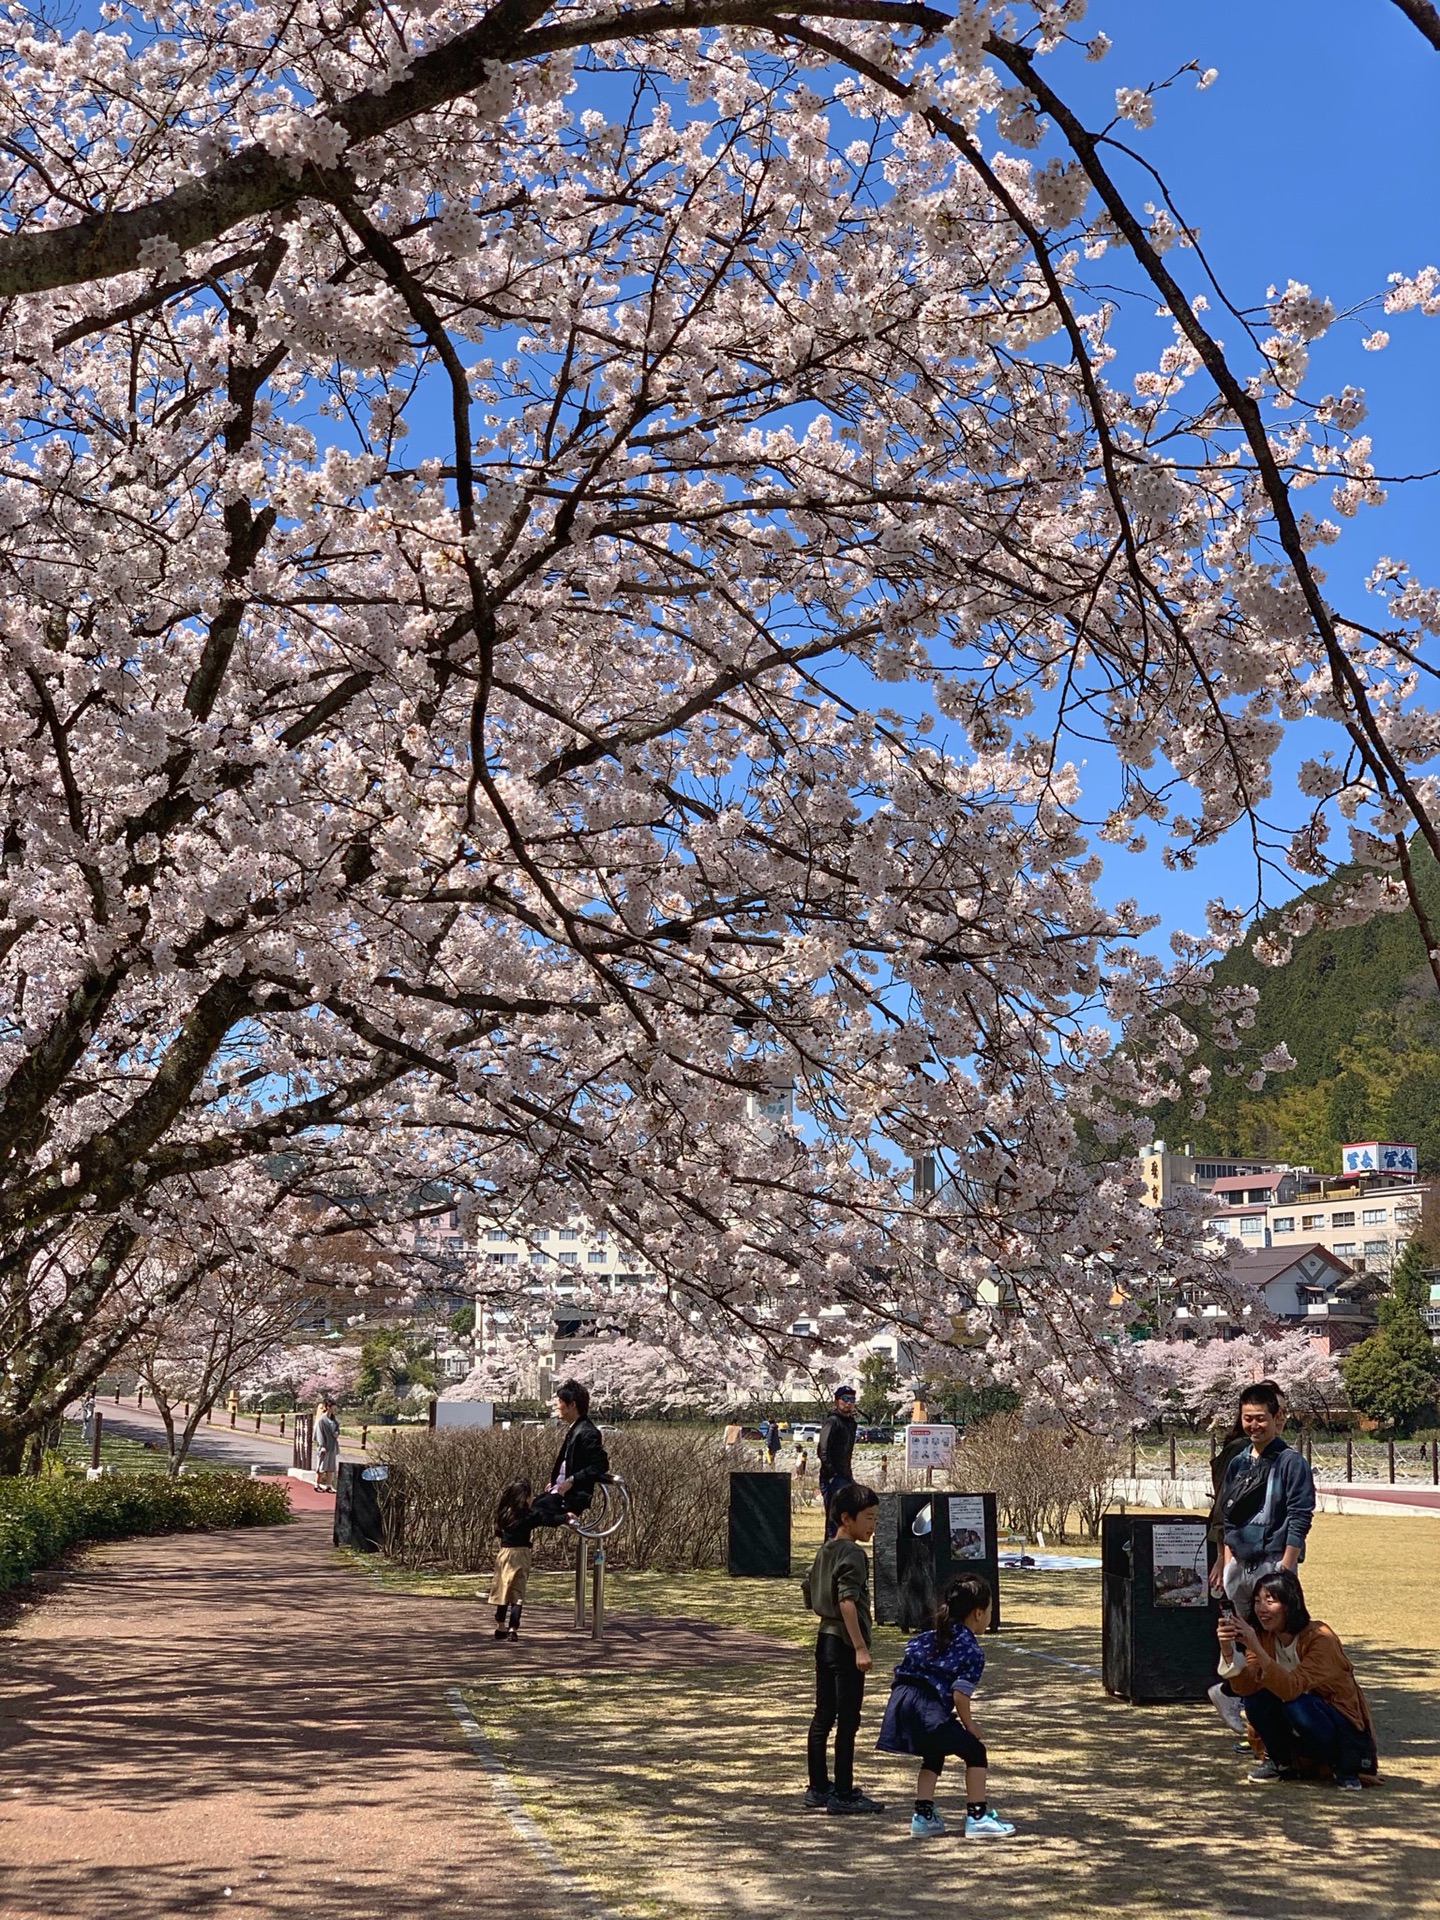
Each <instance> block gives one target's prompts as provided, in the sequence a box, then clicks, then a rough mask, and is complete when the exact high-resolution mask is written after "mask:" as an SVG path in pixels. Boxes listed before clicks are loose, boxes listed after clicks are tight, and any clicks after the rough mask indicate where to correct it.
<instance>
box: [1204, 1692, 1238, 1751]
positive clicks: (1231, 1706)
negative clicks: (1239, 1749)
mask: <svg viewBox="0 0 1440 1920" xmlns="http://www.w3.org/2000/svg"><path fill="white" fill-rule="evenodd" d="M1209 1697H1210V1704H1211V1706H1212V1707H1214V1709H1215V1711H1216V1712H1217V1713H1218V1714H1219V1716H1220V1718H1221V1719H1222V1720H1223V1721H1224V1722H1225V1724H1226V1726H1227V1727H1229V1729H1230V1731H1231V1732H1232V1733H1233V1734H1234V1735H1235V1737H1236V1738H1237V1739H1240V1740H1243V1739H1244V1737H1245V1716H1244V1714H1243V1713H1241V1711H1240V1702H1239V1701H1238V1700H1237V1699H1236V1698H1235V1696H1234V1694H1233V1693H1226V1691H1225V1689H1224V1688H1223V1686H1222V1685H1221V1683H1220V1682H1219V1681H1218V1680H1217V1681H1216V1682H1215V1684H1214V1686H1213V1687H1211V1688H1210V1696H1209Z"/></svg>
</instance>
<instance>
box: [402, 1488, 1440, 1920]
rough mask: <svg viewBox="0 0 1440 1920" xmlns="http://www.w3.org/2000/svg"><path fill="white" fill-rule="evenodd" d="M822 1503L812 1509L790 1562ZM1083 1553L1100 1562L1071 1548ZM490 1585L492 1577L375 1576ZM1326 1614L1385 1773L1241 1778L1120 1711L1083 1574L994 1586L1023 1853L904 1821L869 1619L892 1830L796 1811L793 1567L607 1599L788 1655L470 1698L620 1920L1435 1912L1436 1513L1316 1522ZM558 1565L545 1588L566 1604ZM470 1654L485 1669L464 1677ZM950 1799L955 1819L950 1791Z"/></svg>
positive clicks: (1439, 1760)
mask: <svg viewBox="0 0 1440 1920" xmlns="http://www.w3.org/2000/svg"><path fill="white" fill-rule="evenodd" d="M816 1535H818V1517H817V1516H816V1515H814V1514H806V1515H803V1516H801V1518H800V1520H799V1521H798V1523H797V1541H796V1555H795V1562H796V1567H797V1570H798V1569H799V1568H800V1567H801V1566H802V1565H803V1564H804V1563H805V1562H806V1561H807V1560H808V1557H809V1553H810V1551H812V1549H813V1539H814V1536H816ZM1072 1550H1073V1551H1077V1552H1087V1551H1088V1552H1094V1551H1096V1550H1095V1549H1094V1548H1093V1547H1092V1548H1085V1547H1080V1546H1072ZM380 1577H382V1578H384V1579H385V1580H386V1582H387V1584H390V1583H392V1582H393V1583H395V1584H397V1585H409V1584H414V1585H416V1586H417V1587H419V1588H421V1589H423V1590H430V1591H445V1592H452V1593H475V1594H483V1592H484V1591H485V1587H486V1584H487V1583H486V1580H485V1578H484V1576H443V1575H429V1576H419V1577H417V1576H400V1575H396V1574H394V1573H384V1574H382V1575H380ZM1304 1577H1305V1582H1306V1589H1307V1594H1308V1596H1309V1599H1310V1603H1311V1607H1312V1610H1313V1612H1314V1613H1315V1614H1316V1616H1317V1617H1323V1618H1325V1619H1328V1620H1329V1621H1330V1622H1331V1623H1332V1625H1334V1626H1335V1627H1336V1628H1337V1629H1338V1630H1339V1632H1340V1633H1341V1635H1342V1637H1343V1638H1344V1640H1345V1642H1346V1644H1347V1646H1348V1647H1349V1648H1350V1650H1351V1652H1352V1653H1353V1655H1354V1657H1355V1660H1356V1664H1357V1666H1358V1668H1359V1670H1360V1675H1361V1679H1362V1681H1363V1683H1364V1684H1365V1686H1366V1689H1367V1691H1368V1693H1369V1696H1370V1700H1371V1705H1372V1708H1373V1710H1374V1713H1375V1718H1376V1721H1377V1724H1378V1726H1379V1729H1380V1738H1381V1761H1382V1770H1383V1773H1384V1776H1385V1777H1384V1784H1383V1785H1382V1786H1380V1787H1378V1788H1376V1789H1374V1790H1370V1791H1367V1792H1366V1793H1365V1794H1364V1795H1363V1796H1362V1797H1360V1798H1359V1799H1356V1800H1351V1799H1349V1798H1342V1797H1340V1796H1338V1795H1337V1794H1335V1792H1334V1791H1333V1789H1328V1788H1324V1787H1319V1786H1295V1787H1278V1788H1270V1789H1265V1788H1254V1787H1249V1786H1246V1785H1245V1784H1244V1783H1243V1781H1244V1774H1245V1771H1246V1768H1247V1765H1248V1762H1247V1761H1245V1760H1243V1759H1242V1758H1240V1757H1238V1756H1237V1755H1236V1754H1235V1753H1234V1751H1233V1749H1232V1743H1231V1739H1230V1736H1229V1735H1228V1734H1227V1733H1226V1732H1225V1731H1224V1730H1223V1729H1222V1728H1221V1726H1220V1723H1219V1721H1218V1720H1217V1719H1216V1717H1215V1715H1214V1714H1213V1713H1212V1712H1211V1710H1210V1708H1209V1707H1208V1706H1175V1707H1153V1706H1152V1707H1131V1706H1129V1705H1128V1704H1126V1703H1124V1702H1121V1701H1116V1700H1111V1699H1109V1698H1108V1697H1107V1696H1106V1695H1105V1693H1104V1692H1103V1691H1102V1689H1101V1686H1100V1683H1099V1681H1098V1679H1095V1678H1092V1677H1090V1676H1089V1675H1087V1674H1084V1673H1081V1672H1078V1671H1074V1670H1072V1669H1071V1668H1067V1667H1065V1666H1061V1665H1055V1664H1051V1663H1049V1662H1046V1661H1042V1660H1039V1659H1036V1658H1034V1657H1033V1654H1034V1653H1045V1654H1048V1655H1050V1656H1051V1660H1052V1661H1054V1660H1062V1661H1070V1662H1073V1663H1075V1665H1076V1666H1077V1667H1094V1668H1098V1667H1099V1665H1100V1653H1101V1648H1100V1606H1099V1602H1100V1583H1099V1572H1098V1568H1097V1569H1096V1570H1095V1571H1094V1572H1090V1571H1085V1572H1070V1573H1058V1574H1054V1573H1051V1574H1046V1573H1037V1572H1024V1573H1010V1574H1007V1575H1005V1576H1004V1596H1005V1622H1006V1623H1005V1629H1004V1631H1003V1632H1002V1633H1001V1634H1000V1635H999V1636H998V1643H997V1641H992V1642H991V1644H990V1647H989V1668H988V1672H987V1676H986V1683H985V1686H984V1688H983V1690H982V1694H981V1697H980V1701H979V1708H978V1717H979V1721H980V1725H981V1729H982V1732H983V1733H984V1735H985V1737H986V1739H987V1741H988V1742H989V1745H990V1749H991V1755H992V1762H993V1777H992V1778H993V1797H994V1798H995V1800H996V1802H997V1804H998V1805H999V1806H1000V1807H1001V1808H1002V1810H1003V1811H1004V1812H1005V1813H1006V1814H1007V1815H1008V1816H1010V1817H1012V1818H1014V1819H1015V1821H1016V1822H1017V1824H1018V1826H1019V1829H1020V1831H1019V1833H1018V1834H1017V1836H1016V1839H1015V1840H1014V1841H1013V1842H1009V1843H1006V1844H1004V1845H1000V1844H994V1845H987V1844H984V1843H980V1842H968V1843H967V1842H966V1841H965V1840H964V1839H963V1838H957V1837H955V1836H953V1835H952V1836H947V1837H946V1838H945V1839H944V1840H942V1841H936V1842H929V1843H922V1842H917V1841H913V1840H912V1839H911V1838H910V1834H909V1814H910V1808H911V1802H912V1797H913V1793H914V1774H913V1772H912V1770H911V1768H910V1766H909V1763H907V1762H904V1761H900V1760H896V1759H891V1758H888V1757H884V1756H881V1755H878V1754H875V1753H874V1752H873V1751H871V1749H872V1748H873V1743H874V1736H875V1732H876V1729H877V1728H878V1724H879V1718H880V1713H881V1710H882V1707H883V1702H884V1697H885V1692H886V1690H887V1687H888V1680H889V1669H890V1667H891V1666H892V1665H893V1663H894V1661H895V1659H896V1658H897V1657H898V1654H899V1650H900V1647H901V1645H902V1644H903V1637H902V1636H901V1635H899V1634H898V1633H896V1632H895V1631H894V1630H893V1629H881V1630H880V1632H879V1634H878V1635H877V1642H876V1669H875V1670H876V1676H877V1677H876V1679H875V1680H874V1681H872V1684H871V1689H870V1694H869V1697H868V1699H867V1703H866V1717H865V1722H864V1725H863V1726H862V1729H861V1748H860V1754H861V1764H860V1773H861V1779H862V1781H863V1784H864V1785H866V1786H867V1787H868V1788H869V1789H870V1790H871V1791H872V1792H873V1793H875V1794H877V1795H878V1796H879V1797H881V1798H883V1799H884V1800H885V1801H886V1803H887V1812H886V1814H885V1815H884V1817H883V1818H881V1819H878V1820H871V1821H846V1822H841V1821H837V1820H834V1819H829V1818H826V1817H825V1816H823V1815H821V1816H806V1815H804V1814H802V1813H801V1812H800V1810H799V1800H800V1794H801V1792H802V1791H803V1788H804V1739H805V1727H806V1723H807V1720H808V1717H809V1711H810V1685H811V1681H810V1663H809V1659H808V1648H809V1645H810V1642H811V1639H812V1635H813V1626H814V1621H813V1616H811V1615H808V1614H806V1613H805V1611H804V1609H803V1606H802V1603H801V1600H800V1594H799V1589H798V1584H797V1582H796V1581H795V1580H790V1581H755V1580H748V1581H742V1580H731V1579H729V1578H728V1577H727V1576H725V1575H724V1574H719V1573H698V1574H683V1575H677V1574H630V1573H623V1572H617V1573H614V1574H612V1575H611V1576H610V1579H609V1584H608V1589H607V1591H608V1596H609V1598H608V1605H609V1608H610V1610H611V1613H612V1615H613V1616H616V1617H617V1619H618V1618H621V1617H623V1615H624V1614H625V1613H626V1612H627V1611H629V1612H632V1613H645V1614H652V1615H660V1616H666V1615H669V1616H672V1617H673V1616H680V1615H686V1616H690V1617H692V1618H699V1619H703V1620H709V1621H715V1622H720V1623H723V1624H726V1625H734V1626H741V1627H747V1628H750V1629H753V1630H758V1631H760V1632H762V1633H764V1634H766V1635H768V1636H770V1637H772V1638H773V1639H776V1640H779V1641H781V1642H785V1643H789V1644H790V1645H791V1646H793V1648H794V1652H793V1655H792V1656H790V1657H788V1658H785V1657H782V1658H781V1659H779V1660H772V1661H752V1660H749V1659H742V1660H740V1661H732V1662H728V1663H721V1664H714V1663H711V1664H702V1665H696V1664H693V1663H687V1664H685V1665H683V1666H680V1667H678V1668H677V1669H676V1670H673V1671H668V1672H666V1671H660V1672H656V1671H644V1672H640V1673H636V1672H634V1671H620V1670H616V1669H615V1668H605V1667H590V1666H586V1665H584V1664H583V1663H581V1662H578V1661H577V1663H576V1669H575V1670H574V1671H569V1672H557V1673H554V1674H550V1675H545V1674H541V1675H539V1676H537V1675H536V1673H535V1672H534V1671H527V1672H526V1673H525V1674H524V1675H523V1677H521V1676H519V1675H517V1676H516V1677H515V1678H513V1679H503V1678H502V1679H496V1678H492V1677H490V1675H489V1674H488V1673H487V1674H485V1675H484V1677H483V1678H482V1677H478V1676H477V1678H476V1680H475V1682H474V1684H473V1685H472V1686H471V1688H470V1690H469V1698H470V1700H471V1704H472V1706H473V1708H474V1710H475V1713H476V1715H477V1717H478V1718H479V1720H480V1722H481V1724H482V1725H483V1726H484V1728H485V1730H486V1733H487V1735H488V1736H489V1738H490V1740H491V1742H492V1744H493V1746H494V1748H495V1750H496V1751H497V1753H498V1754H499V1755H500V1757H501V1759H502V1760H503V1761H504V1762H505V1764H506V1766H507V1767H508V1768H509V1769H510V1770H511V1772H512V1774H513V1776H514V1777H515V1779H516V1782H517V1784H518V1786H519V1789H520V1791H521V1794H522V1796H523V1798H524V1800H525V1802H526V1804H527V1805H528V1806H529V1808H530V1810H531V1811H532V1813H533V1814H534V1815H535V1816H536V1818H537V1819H538V1820H539V1821H540V1823H541V1825H542V1827H543V1828H544V1830H545V1832H546V1833H547V1834H548V1836H549V1837H550V1839H551V1841H552V1842H553V1843H554V1845H555V1846H556V1847H557V1848H559V1850H560V1851H561V1853H562V1854H563V1855H564V1856H565V1857H566V1858H567V1859H568V1860H569V1861H571V1862H572V1864H573V1865H574V1867H575V1868H576V1869H577V1871H579V1872H580V1873H581V1874H582V1875H583V1876H584V1878H585V1880H586V1881H587V1882H588V1883H589V1884H590V1885H591V1886H592V1887H593V1888H594V1889H595V1890H596V1892H597V1893H598V1895H599V1896H600V1897H601V1899H602V1900H603V1901H604V1902H605V1903H606V1904H607V1905H608V1906H609V1907H610V1908H611V1909H612V1911H613V1912H614V1913H615V1914H617V1915H624V1916H641V1915H646V1916H648V1915H662V1916H665V1917H666V1920H733V1917H738V1916H742V1915H745V1916H749V1915H757V1916H766V1920H786V1917H787V1916H790V1915H794V1914H802V1913H810V1912H812V1911H813V1912H816V1913H820V1912H824V1911H827V1910H828V1911H831V1912H833V1913H835V1914H837V1915H845V1916H853V1920H897V1916H903V1915H909V1914H917V1915H921V1916H927V1917H928V1916H934V1917H935V1920H940V1917H941V1916H942V1915H943V1916H945V1917H946V1920H951V1916H958V1915H966V1914H970V1913H972V1912H974V1913H978V1914H982V1915H986V1916H993V1920H1021V1916H1024V1917H1025V1920H1031V1916H1038V1917H1040V1920H1049V1917H1050V1916H1054V1920H1060V1916H1067V1920H1068V1916H1072V1915H1077V1914H1079V1915H1083V1914H1096V1915H1116V1916H1125V1920H1158V1917H1159V1916H1162V1915H1163V1916H1165V1920H1221V1917H1222V1916H1224V1917H1225V1920H1229V1916H1232V1915H1233V1916H1237V1917H1238V1916H1240V1915H1245V1916H1246V1920H1253V1917H1254V1916H1262V1915H1273V1916H1276V1920H1300V1917H1301V1916H1304V1920H1352V1917H1353V1920H1391V1917H1392V1916H1397V1917H1398V1916H1401V1915H1405V1916H1410V1915H1440V1894H1437V1893H1436V1891H1435V1883H1436V1881H1437V1879H1440V1658H1437V1656H1440V1600H1437V1591H1440V1521H1430V1520H1420V1519H1405V1518H1386V1517H1383V1516H1378V1515H1377V1516H1373V1517H1372V1516H1370V1515H1322V1516H1321V1517H1320V1518H1319V1519H1317V1521H1316V1524H1315V1532H1314V1535H1313V1537H1312V1545H1311V1553H1310V1558H1309V1561H1308V1562H1307V1565H1306V1567H1305V1569H1304ZM570 1593H571V1586H570V1581H569V1577H568V1576H566V1575H564V1574H550V1575H545V1576H542V1577H539V1578H537V1580H536V1583H535V1586H534V1588H533V1589H532V1594H533V1596H534V1597H535V1598H537V1599H539V1600H542V1601H544V1600H549V1601H551V1602H557V1601H558V1602H561V1603H564V1604H568V1602H569V1598H570ZM479 1665H480V1663H478V1662H477V1668H478V1667H479ZM941 1801H942V1807H944V1808H945V1810H946V1811H947V1812H949V1813H951V1814H953V1813H954V1811H955V1807H956V1799H955V1792H954V1786H953V1783H951V1782H949V1781H946V1782H943V1783H942V1787H941Z"/></svg>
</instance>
